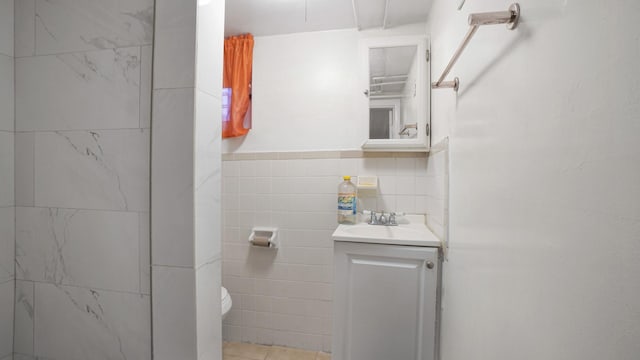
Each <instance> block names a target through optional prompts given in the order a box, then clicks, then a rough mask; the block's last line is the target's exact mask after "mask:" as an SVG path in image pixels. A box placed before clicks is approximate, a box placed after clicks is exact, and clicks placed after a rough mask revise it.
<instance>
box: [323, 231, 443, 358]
mask: <svg viewBox="0 0 640 360" xmlns="http://www.w3.org/2000/svg"><path fill="white" fill-rule="evenodd" d="M438 271H439V260H438V249H435V248H426V247H412V246H393V245H379V244H366V243H349V242H336V243H335V274H334V276H335V297H334V315H333V316H334V319H333V321H334V329H333V330H334V332H333V355H332V357H333V359H334V360H392V359H393V360H434V359H435V356H436V352H437V349H436V334H437V316H436V314H437V307H438Z"/></svg>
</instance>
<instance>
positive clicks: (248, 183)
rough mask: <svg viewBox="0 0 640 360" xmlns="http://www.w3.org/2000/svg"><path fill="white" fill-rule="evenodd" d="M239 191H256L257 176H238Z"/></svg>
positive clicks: (241, 193) (251, 192) (253, 192)
mask: <svg viewBox="0 0 640 360" xmlns="http://www.w3.org/2000/svg"><path fill="white" fill-rule="evenodd" d="M238 193H239V194H240V195H246V194H255V193H256V178H254V177H240V178H238Z"/></svg>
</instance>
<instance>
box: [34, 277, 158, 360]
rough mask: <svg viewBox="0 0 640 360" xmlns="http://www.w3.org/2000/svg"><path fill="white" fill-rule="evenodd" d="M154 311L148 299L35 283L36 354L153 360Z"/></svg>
mask: <svg viewBox="0 0 640 360" xmlns="http://www.w3.org/2000/svg"><path fill="white" fill-rule="evenodd" d="M123 304H126V306H123ZM150 306H151V302H150V299H149V296H147V295H139V294H131V293H122V292H106V291H100V290H94V289H87V288H78V287H68V286H58V285H54V284H46V283H35V324H36V327H35V331H34V338H35V339H36V342H35V348H34V354H35V356H37V357H38V356H42V357H44V358H51V359H69V360H85V359H117V358H125V359H150V358H151V347H150V346H149V344H150V343H151V334H150V332H149V324H150V322H151V319H150ZM79 324H82V326H78V325H79ZM143 345H146V346H143Z"/></svg>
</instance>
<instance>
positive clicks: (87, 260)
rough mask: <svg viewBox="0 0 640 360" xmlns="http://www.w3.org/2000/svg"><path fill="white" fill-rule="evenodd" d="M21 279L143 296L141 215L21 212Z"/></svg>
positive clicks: (18, 213) (18, 212) (20, 209)
mask: <svg viewBox="0 0 640 360" xmlns="http://www.w3.org/2000/svg"><path fill="white" fill-rule="evenodd" d="M16 234H17V236H16V248H17V252H16V265H17V269H18V274H17V277H18V279H20V280H31V281H37V282H50V283H55V284H65V285H73V286H81V287H91V288H98V289H107V290H117V291H128V292H134V293H137V292H141V289H140V279H139V277H138V276H131V274H137V273H138V272H139V265H138V262H139V257H138V251H139V239H138V236H139V222H138V214H136V213H133V212H122V211H95V210H75V209H73V210H71V209H57V208H34V207H18V208H17V209H16Z"/></svg>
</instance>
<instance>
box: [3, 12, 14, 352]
mask: <svg viewBox="0 0 640 360" xmlns="http://www.w3.org/2000/svg"><path fill="white" fill-rule="evenodd" d="M0 54H4V55H7V56H9V57H13V0H0ZM3 355H4V354H0V356H3Z"/></svg>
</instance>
